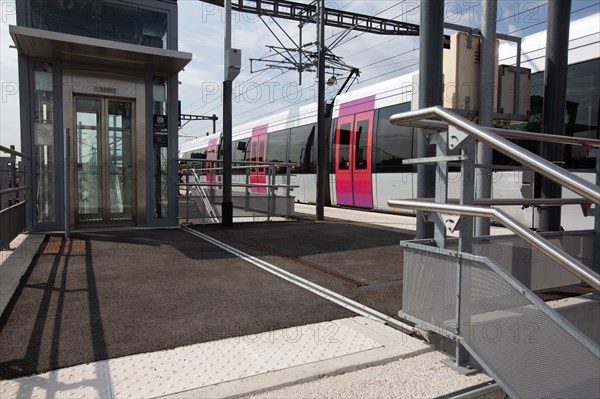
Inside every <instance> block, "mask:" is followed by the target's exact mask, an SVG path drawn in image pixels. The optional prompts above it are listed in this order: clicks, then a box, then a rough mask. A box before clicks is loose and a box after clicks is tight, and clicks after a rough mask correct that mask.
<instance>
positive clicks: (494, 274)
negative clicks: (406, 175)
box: [388, 107, 600, 397]
mask: <svg viewBox="0 0 600 399" xmlns="http://www.w3.org/2000/svg"><path fill="white" fill-rule="evenodd" d="M429 118H439V119H441V121H436V120H430V119H429ZM390 121H391V122H392V123H393V124H396V125H408V126H413V127H420V128H424V129H431V130H434V131H435V132H427V131H426V130H424V133H425V134H428V135H429V138H430V140H431V141H432V142H434V143H435V144H436V146H437V156H436V157H432V158H419V159H414V160H410V162H411V163H414V164H418V163H436V164H438V167H437V168H436V177H437V180H436V198H435V200H436V202H437V203H433V202H431V201H427V200H425V201H424V200H412V199H391V200H389V201H388V205H389V206H390V207H396V208H405V209H412V210H417V211H421V212H425V213H424V215H427V217H428V218H429V219H430V220H431V221H433V222H434V223H435V230H434V234H435V237H434V238H435V240H433V241H430V242H429V243H428V244H427V245H423V240H421V241H419V240H417V241H412V242H410V241H405V242H402V243H401V245H402V246H403V247H404V256H405V258H404V273H405V274H404V283H405V284H404V291H403V309H402V311H401V312H399V314H400V316H401V317H405V318H407V319H409V320H411V321H413V322H416V323H421V324H422V325H424V326H425V328H430V329H433V331H435V332H441V333H443V334H445V335H446V336H448V337H450V338H452V339H454V340H455V341H456V342H457V344H456V356H455V359H454V365H455V366H456V367H459V368H461V367H462V366H465V365H466V364H467V362H468V355H467V354H466V353H465V352H464V348H466V349H467V351H468V352H469V353H470V355H471V357H473V358H474V359H475V360H476V361H477V362H479V364H480V365H481V366H482V367H484V368H485V369H486V370H487V371H488V372H489V373H490V374H491V375H492V376H493V377H494V378H495V379H496V380H497V381H498V383H499V384H500V385H501V386H502V388H503V389H504V390H505V391H506V392H507V393H508V394H509V395H511V396H515V397H521V396H523V397H525V396H526V397H545V396H556V395H559V396H560V395H563V396H564V394H566V393H569V394H572V393H584V396H585V395H588V394H590V393H591V394H592V396H598V395H599V394H600V392H599V389H600V388H599V385H598V384H597V376H598V375H599V374H600V372H599V371H600V370H599V367H598V366H599V365H600V359H599V357H600V349H599V347H598V345H597V344H595V343H594V342H592V341H591V340H590V339H589V338H587V337H585V336H584V335H583V334H582V333H581V332H580V331H579V330H578V329H577V328H575V327H573V326H572V325H571V324H570V323H569V322H567V321H566V320H565V319H564V318H562V317H561V316H560V315H558V313H556V312H555V311H554V310H552V309H550V307H549V306H548V305H546V304H545V303H544V302H543V301H541V300H539V298H537V297H536V295H535V294H533V293H532V292H531V291H530V290H529V289H528V288H527V287H525V286H524V285H523V284H522V283H520V282H519V281H518V280H517V278H516V277H515V276H513V275H510V273H507V272H506V271H505V270H503V269H502V267H500V266H499V265H497V264H496V263H495V262H494V261H492V260H490V259H488V258H484V257H477V256H476V255H473V254H472V253H470V252H471V251H472V250H473V248H472V243H473V228H472V217H485V218H494V219H495V220H496V221H497V222H500V223H501V224H503V225H504V226H506V227H508V228H509V229H510V230H511V231H513V232H514V233H515V234H516V235H518V236H520V237H521V238H523V239H524V240H525V241H527V242H529V243H530V244H531V245H532V246H533V247H534V248H535V249H536V250H538V251H540V252H541V253H543V254H545V255H546V256H548V257H549V258H550V259H552V260H553V261H555V262H557V263H558V264H559V265H560V266H562V267H563V268H564V269H566V270H567V271H569V272H570V273H572V274H574V275H575V276H577V277H578V278H580V279H581V280H582V281H584V282H586V283H588V284H589V285H590V286H591V287H592V288H594V289H595V290H600V275H599V274H598V273H597V272H596V271H594V270H591V269H590V268H588V267H587V266H585V265H583V264H582V263H581V262H579V261H578V260H577V259H575V258H574V257H572V256H571V255H569V254H568V253H566V252H565V251H563V250H562V249H560V248H557V247H556V246H554V245H552V244H551V243H549V242H548V241H547V240H545V239H544V238H542V237H541V236H539V235H538V234H537V233H535V232H533V231H531V230H529V229H528V228H527V227H525V226H523V225H522V224H520V223H519V222H517V221H516V220H515V219H513V218H511V217H510V216H509V215H508V214H506V213H505V212H504V211H502V210H500V209H495V208H487V207H482V206H475V205H473V204H474V203H475V202H476V200H475V198H474V179H473V176H474V172H473V170H474V168H475V164H474V159H475V152H474V140H472V139H470V140H468V139H469V138H475V139H477V140H478V141H480V142H482V143H485V144H487V145H489V146H490V147H491V148H492V149H495V150H497V151H499V152H501V153H503V154H504V155H506V156H508V157H509V158H511V159H513V160H516V161H518V162H520V163H521V164H523V165H524V166H526V167H528V168H530V169H532V170H534V171H535V172H537V173H539V174H541V175H543V176H545V177H547V178H548V179H549V180H552V181H554V182H556V183H558V184H559V185H561V186H562V187H565V188H567V189H569V190H571V191H573V192H574V193H576V194H579V195H580V196H582V197H583V198H584V201H581V200H576V201H573V202H580V203H581V202H586V201H587V202H588V203H589V202H591V203H594V204H596V205H595V209H594V213H595V215H596V223H595V226H596V227H595V230H596V231H595V236H596V239H597V240H598V238H600V223H599V221H600V215H599V214H598V207H599V204H600V187H599V185H600V176H598V173H600V149H599V148H600V140H592V139H578V138H572V137H560V136H553V135H546V134H536V133H529V132H522V133H520V132H517V131H502V130H499V129H491V128H485V127H481V126H479V125H476V124H475V123H473V122H471V121H468V120H466V119H463V118H461V117H459V116H458V115H456V114H454V113H453V112H451V111H448V110H445V109H444V108H442V107H432V108H427V109H422V110H416V111H410V112H405V113H402V114H397V115H393V116H392V117H391V118H390ZM501 135H503V136H506V137H510V138H519V139H528V140H543V141H552V142H557V143H562V144H570V145H581V146H585V147H589V148H596V160H597V168H596V169H597V176H596V182H597V184H596V185H595V184H592V183H590V182H588V181H586V180H584V179H583V178H581V177H579V176H577V175H575V174H574V173H571V172H569V171H567V170H564V169H563V168H561V167H559V166H556V165H555V164H553V163H551V162H549V161H547V160H545V159H543V158H542V157H540V156H538V155H537V154H534V153H532V152H530V151H528V150H526V149H524V148H522V147H520V146H518V145H517V144H514V143H512V142H510V141H509V140H507V139H506V138H504V137H501ZM455 148H457V149H460V150H461V155H458V156H448V155H447V154H448V150H449V149H455ZM450 160H455V161H459V162H460V163H461V171H462V173H463V178H462V180H461V198H460V202H461V203H460V204H458V205H457V204H449V203H448V202H449V201H448V195H447V187H448V172H447V170H448V168H447V162H448V161H450ZM478 167H480V168H486V167H487V168H489V167H490V165H478ZM510 202H511V203H516V201H515V200H514V199H511V201H510ZM539 202H540V203H544V202H546V203H549V202H547V201H545V200H543V199H540V200H539ZM565 202H566V203H572V202H571V201H562V200H553V205H562V204H564V203H565ZM479 203H481V204H486V203H487V204H488V205H495V203H494V200H493V199H487V200H482V201H479ZM534 203H535V200H529V201H528V204H534ZM448 215H460V218H459V220H458V221H457V220H456V218H454V217H450V216H448ZM454 228H458V230H459V233H460V236H459V242H458V251H457V252H455V251H449V250H448V249H446V244H447V242H446V229H451V230H452V229H454ZM434 243H435V245H432V244H434ZM596 246H597V245H596ZM598 254H600V252H599V253H598ZM598 254H596V255H594V258H595V259H594V262H596V264H598V262H600V259H599V258H600V257H599V256H598ZM474 321H477V322H479V323H480V324H481V323H483V324H484V325H490V323H491V324H493V327H495V328H497V327H498V326H500V328H501V329H504V330H503V331H501V332H500V333H501V334H502V333H504V334H506V332H507V331H508V330H510V329H511V328H515V326H516V328H523V326H533V327H535V328H539V329H542V328H543V329H544V331H543V333H542V334H541V335H540V339H539V341H535V342H533V341H528V342H525V343H526V344H525V345H523V342H521V341H519V342H512V341H510V340H503V341H502V342H501V340H500V339H499V340H498V341H496V342H493V343H494V344H495V345H490V342H486V341H485V339H479V340H473V339H472V338H473V337H472V335H473V334H472V332H473V330H472V323H473V322H474ZM448 323H450V324H451V325H452V326H451V327H448V326H447V324H448ZM440 324H441V325H442V327H441V328H438V330H439V331H436V326H437V327H439V326H440ZM523 333H524V332H523V331H520V334H521V335H520V336H521V337H522V334H523ZM518 334H519V333H517V335H518ZM515 337H516V335H515ZM479 338H481V337H479ZM484 338H486V337H484ZM515 339H516V340H519V338H518V337H517V338H515ZM552 353H559V354H558V359H554V361H555V362H556V364H554V365H552V366H547V365H546V363H549V362H552V361H546V360H549V359H545V358H544V359H542V357H546V356H548V355H547V354H550V355H549V356H552ZM507 359H508V360H507ZM513 359H518V361H517V362H514V361H513ZM582 359H584V360H583V362H584V363H585V364H584V365H583V368H585V370H577V367H578V365H579V364H580V363H578V362H581V361H582ZM540 361H542V363H543V364H544V365H539V364H537V363H539V362H540ZM561 363H564V364H567V365H568V367H570V368H572V369H573V370H574V371H569V372H568V373H565V372H564V370H563V369H562V368H561V365H560V364H561ZM536 365H537V366H538V368H541V369H543V370H544V372H542V373H535V374H534V375H533V376H529V378H528V377H527V375H528V374H527V372H528V371H530V370H532V368H533V367H536ZM521 366H523V367H521ZM565 375H567V377H566V378H565ZM540 376H541V377H540ZM538 377H539V378H538ZM548 380H551V381H552V383H547V381H548ZM573 382H575V384H574V383H573Z"/></svg>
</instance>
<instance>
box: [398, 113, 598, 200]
mask: <svg viewBox="0 0 600 399" xmlns="http://www.w3.org/2000/svg"><path fill="white" fill-rule="evenodd" d="M434 117H438V118H442V119H444V121H445V124H446V125H447V128H448V130H449V136H450V139H452V135H453V133H454V130H455V129H460V130H461V131H462V132H464V133H466V134H468V135H469V136H471V137H474V138H475V139H477V140H479V141H480V142H482V143H485V144H487V145H489V146H490V147H492V148H493V149H495V150H497V151H499V152H501V153H503V154H504V155H506V156H508V157H510V158H512V159H514V160H515V161H518V162H520V163H522V164H523V165H525V166H527V167H529V168H531V169H532V170H534V171H536V172H538V173H539V174H541V175H543V176H545V177H547V178H549V179H550V180H553V181H555V182H556V183H558V184H560V185H561V186H563V187H566V188H568V189H569V190H571V191H573V192H574V193H577V194H579V195H581V196H582V197H584V198H586V199H588V200H590V201H591V202H593V203H596V204H598V203H600V187H598V186H597V185H595V184H592V183H589V182H587V181H585V180H584V179H582V178H581V177H579V176H577V175H575V174H574V173H570V172H568V171H565V170H564V169H563V168H561V167H559V166H557V165H555V164H553V163H552V162H549V161H547V160H546V159H544V158H542V157H540V156H539V155H537V154H535V153H533V152H531V151H528V150H526V149H524V148H523V147H520V146H519V145H517V144H515V143H513V142H511V141H509V140H507V139H505V138H504V137H500V135H499V134H495V133H492V132H491V131H490V130H489V129H486V128H484V127H482V126H479V125H477V124H475V123H473V122H471V121H469V120H467V119H464V118H462V117H460V116H458V115H456V114H455V113H453V112H451V111H448V110H446V109H444V108H442V107H440V106H435V107H430V108H424V109H420V110H415V111H409V112H404V113H401V114H396V115H392V117H391V118H390V122H391V123H392V124H394V125H406V126H411V122H415V121H419V125H421V127H428V128H434V129H440V128H442V127H440V126H439V125H438V126H435V125H432V124H429V126H426V121H424V120H426V119H428V118H434ZM427 122H428V121H427ZM497 131H498V130H496V129H494V132H497ZM511 132H512V133H511V136H510V137H512V138H524V139H525V138H529V139H531V138H532V137H534V136H532V134H531V133H528V134H524V135H522V136H520V137H517V134H516V133H515V132H516V131H511ZM455 136H456V137H459V136H460V134H459V135H455ZM547 136H552V135H543V136H539V137H540V138H542V137H543V138H542V139H543V140H544V139H546V138H547ZM564 139H565V138H562V139H559V136H554V138H553V140H554V142H555V143H566V144H575V143H574V142H573V141H572V140H564ZM585 143H588V144H587V145H592V143H595V144H594V145H595V146H596V147H597V146H600V142H599V141H598V140H589V139H588V140H585ZM581 144H583V143H581Z"/></svg>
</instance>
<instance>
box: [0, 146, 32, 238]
mask: <svg viewBox="0 0 600 399" xmlns="http://www.w3.org/2000/svg"><path fill="white" fill-rule="evenodd" d="M0 153H6V154H8V155H9V156H8V157H0V248H4V247H5V246H6V245H8V244H9V243H10V242H11V241H12V240H13V239H14V238H15V237H16V236H17V234H19V233H20V232H22V231H23V230H24V229H25V227H26V226H27V221H26V208H25V207H26V203H27V201H28V196H27V195H28V193H29V192H30V191H31V187H30V186H28V185H26V184H25V182H26V181H27V174H28V170H30V167H31V158H30V157H29V156H27V155H25V154H22V153H20V152H18V151H15V149H14V147H13V146H11V148H7V147H4V146H0ZM17 158H20V161H17ZM21 193H23V195H22V196H21Z"/></svg>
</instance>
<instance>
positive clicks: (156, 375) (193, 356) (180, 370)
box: [108, 321, 382, 398]
mask: <svg viewBox="0 0 600 399" xmlns="http://www.w3.org/2000/svg"><path fill="white" fill-rule="evenodd" d="M381 346H382V345H381V344H380V343H378V342H376V341H374V340H372V339H370V338H369V337H367V336H365V335H363V334H362V333H360V332H358V331H356V330H355V329H353V328H349V327H348V326H346V325H345V324H344V323H343V322H341V321H334V322H326V323H317V324H310V325H306V326H301V327H293V328H288V329H284V330H277V331H272V332H265V333H261V334H256V335H249V336H244V337H237V338H230V339H226V340H222V341H214V342H207V343H203V344H198V345H193V346H188V347H181V348H177V349H173V350H170V351H165V352H157V353H148V354H143V355H137V356H129V357H125V358H120V359H114V360H110V361H109V362H108V363H109V369H110V376H111V379H112V383H113V394H114V395H115V397H118V398H139V397H156V396H162V395H167V394H170V393H175V392H182V391H186V390H190V389H194V388H198V387H204V386H209V385H213V384H218V383H222V382H226V381H233V380H238V379H240V378H244V377H250V376H253V375H258V374H264V373H267V372H270V371H275V370H282V369H286V368H290V367H294V366H298V365H302V364H307V363H313V362H318V361H321V360H326V359H332V358H335V357H338V356H344V355H348V354H351V353H357V352H362V351H365V350H369V349H374V348H378V347H381Z"/></svg>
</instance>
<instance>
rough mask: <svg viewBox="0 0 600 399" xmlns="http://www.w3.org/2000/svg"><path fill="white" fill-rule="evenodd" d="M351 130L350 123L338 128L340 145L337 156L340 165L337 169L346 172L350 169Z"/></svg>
mask: <svg viewBox="0 0 600 399" xmlns="http://www.w3.org/2000/svg"><path fill="white" fill-rule="evenodd" d="M351 129H352V125H351V124H350V123H345V124H343V125H342V126H341V127H340V132H339V135H340V143H339V146H338V148H339V154H340V160H339V162H340V165H339V169H341V170H346V169H350V163H349V159H350V133H351V132H350V130H351Z"/></svg>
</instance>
